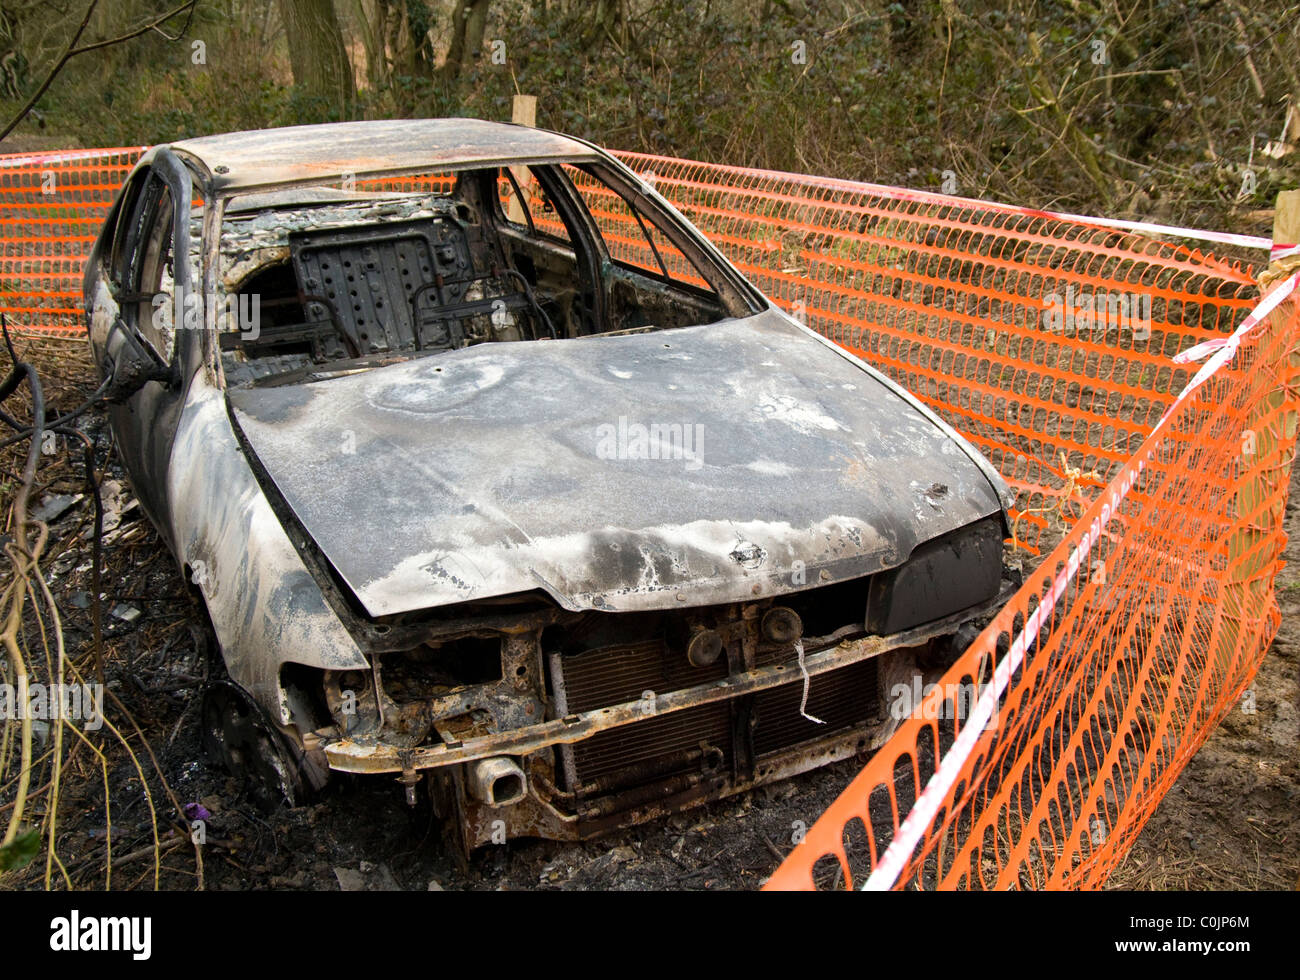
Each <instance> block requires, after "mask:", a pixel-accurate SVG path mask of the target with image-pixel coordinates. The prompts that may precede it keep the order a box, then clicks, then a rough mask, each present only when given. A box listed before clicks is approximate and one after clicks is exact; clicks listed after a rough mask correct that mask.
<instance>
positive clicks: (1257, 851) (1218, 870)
mask: <svg viewBox="0 0 1300 980" xmlns="http://www.w3.org/2000/svg"><path fill="white" fill-rule="evenodd" d="M1286 529H1287V535H1288V538H1289V540H1288V542H1287V548H1286V561H1287V563H1288V564H1287V567H1286V568H1284V569H1283V570H1282V572H1281V573H1280V574H1279V575H1278V577H1277V598H1278V605H1279V606H1280V607H1281V610H1282V626H1281V629H1280V630H1279V631H1278V635H1277V639H1275V640H1274V641H1273V646H1272V648H1271V649H1270V650H1269V652H1268V654H1267V655H1266V656H1265V657H1264V662H1263V664H1261V666H1260V669H1259V673H1258V674H1256V676H1255V683H1254V685H1253V687H1252V688H1251V689H1250V690H1248V691H1247V696H1246V697H1245V698H1243V700H1242V703H1241V704H1239V705H1238V706H1237V707H1236V708H1234V709H1233V711H1232V713H1231V714H1229V715H1228V716H1227V718H1225V719H1224V721H1223V723H1222V724H1221V725H1220V726H1219V727H1218V729H1217V730H1216V731H1215V732H1214V733H1213V734H1212V735H1211V736H1210V737H1209V739H1208V740H1207V741H1206V743H1205V744H1204V745H1203V746H1202V747H1201V750H1200V751H1199V752H1198V753H1197V754H1196V755H1195V756H1194V757H1193V758H1192V760H1191V761H1190V762H1189V763H1188V765H1187V768H1186V769H1184V770H1183V772H1182V775H1180V776H1179V777H1178V781H1177V782H1176V783H1175V784H1174V786H1173V788H1172V789H1171V790H1170V791H1169V793H1168V794H1167V795H1166V796H1165V798H1164V800H1162V801H1161V803H1160V806H1159V808H1158V809H1157V810H1156V812H1155V813H1154V814H1153V815H1152V817H1151V819H1150V820H1149V821H1147V825H1146V826H1145V827H1144V828H1143V829H1142V833H1141V835H1140V836H1139V837H1138V839H1137V841H1136V842H1135V844H1134V847H1133V849H1132V850H1131V851H1130V852H1129V855H1128V857H1127V858H1126V859H1125V861H1124V863H1123V864H1121V865H1120V866H1119V867H1118V868H1116V869H1115V871H1114V872H1113V873H1112V874H1111V877H1110V881H1109V887H1111V888H1124V889H1134V890H1150V891H1168V890H1173V889H1192V890H1198V889H1249V890H1255V889H1277V888H1286V889H1294V888H1300V470H1293V471H1292V474H1291V495H1290V499H1289V500H1288V501H1287V508H1286ZM1252 695H1253V697H1252ZM1252 702H1253V703H1252ZM1252 709H1253V710H1252Z"/></svg>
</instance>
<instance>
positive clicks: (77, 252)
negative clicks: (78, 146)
mask: <svg viewBox="0 0 1300 980" xmlns="http://www.w3.org/2000/svg"><path fill="white" fill-rule="evenodd" d="M141 150H142V148H141V147H138V146H137V147H125V148H119V149H111V150H69V151H66V152H60V153H30V154H28V153H24V154H11V155H8V156H0V242H2V243H3V254H2V255H0V312H3V313H4V314H5V316H6V317H7V318H8V321H9V325H10V327H11V328H13V329H15V330H31V329H36V330H39V331H41V332H42V333H47V334H56V335H62V336H77V335H80V334H84V333H85V323H84V319H83V317H82V307H81V275H82V271H83V270H84V268H85V262H86V254H87V253H88V252H89V251H90V247H91V245H93V244H94V242H95V237H96V236H97V235H98V234H99V229H100V226H101V225H103V223H104V215H105V214H106V213H107V211H108V208H109V207H110V206H111V205H112V203H113V198H114V197H115V196H116V194H117V191H118V188H120V187H121V186H122V182H123V181H124V180H125V179H126V175H127V174H128V173H129V172H130V170H131V167H132V166H133V165H134V164H135V161H136V159H137V158H138V157H139V156H140V153H141Z"/></svg>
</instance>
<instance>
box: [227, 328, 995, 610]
mask: <svg viewBox="0 0 1300 980" xmlns="http://www.w3.org/2000/svg"><path fill="white" fill-rule="evenodd" d="M229 400H230V403H231V406H232V410H233V416H234V418H235V420H236V421H237V423H238V425H239V427H240V428H241V429H242V430H243V433H244V435H245V438H246V440H247V442H248V444H249V445H250V446H251V448H252V450H253V452H254V453H255V454H256V456H257V458H258V460H259V461H260V463H261V465H262V467H263V468H264V469H265V471H266V473H267V475H268V476H269V478H270V480H271V481H272V482H273V483H274V484H275V487H276V488H277V489H278V491H279V493H280V494H281V495H282V496H283V498H284V500H285V501H286V502H287V504H288V505H289V507H290V508H292V510H293V513H294V515H295V516H296V517H297V519H298V521H300V522H301V524H302V526H303V527H304V529H305V530H306V532H307V533H308V534H309V535H310V536H311V538H312V539H313V540H314V541H315V543H316V545H317V547H318V548H319V549H320V551H321V552H322V553H323V554H324V555H325V557H326V558H327V559H328V560H329V562H331V563H332V564H333V566H334V568H335V569H336V571H337V572H338V574H339V575H340V576H341V577H342V579H343V580H344V581H345V582H346V583H347V585H348V587H349V588H350V589H351V590H352V591H353V592H354V593H355V595H356V597H357V599H358V600H359V601H360V602H361V604H362V605H363V606H364V607H365V609H366V610H367V611H368V612H369V614H370V615H372V616H385V615H391V614H396V613H402V612H409V611H413V610H419V609H427V608H431V607H435V606H443V605H446V604H449V603H454V602H462V601H466V600H474V599H482V598H487V597H492V596H499V595H506V594H511V593H520V592H527V591H531V590H539V589H540V590H544V591H545V592H546V593H548V594H549V595H550V596H551V597H552V598H553V599H554V600H555V601H556V602H557V603H559V604H560V605H561V606H563V607H564V608H566V609H574V610H576V609H600V610H632V609H652V608H670V607H681V606H682V605H683V604H686V605H705V604H714V603H721V602H736V601H741V600H745V599H752V598H753V597H754V596H755V595H772V594H778V593H782V592H790V591H796V590H798V589H800V588H804V587H811V586H814V585H822V584H826V583H828V582H834V581H842V580H844V579H848V578H854V577H857V576H861V575H866V574H870V573H872V572H876V571H880V570H882V569H885V568H889V567H893V566H895V565H898V564H900V563H902V562H903V561H905V560H906V559H907V557H908V555H909V554H910V553H911V551H912V549H913V548H914V547H915V546H916V545H917V544H918V543H921V542H923V541H926V540H929V539H931V538H934V537H937V536H938V535H941V534H944V533H946V532H948V531H952V530H955V529H957V528H959V527H961V526H963V525H965V524H968V523H970V522H972V521H975V520H978V519H979V518H981V517H985V516H988V515H990V514H993V513H996V512H997V511H998V510H999V509H1000V507H1001V501H1000V500H999V492H1001V491H1002V490H1004V487H1003V486H1002V485H1001V483H1000V481H999V480H998V479H997V477H996V476H995V475H991V470H990V469H989V468H988V467H987V465H986V464H985V465H981V463H980V462H977V460H978V459H979V457H978V456H977V455H976V454H975V453H974V451H973V450H972V449H971V448H970V447H969V446H967V445H966V444H965V443H964V442H963V441H961V440H960V439H959V438H958V437H956V436H955V435H954V434H953V433H952V432H951V430H949V429H947V427H946V426H944V425H942V424H941V423H939V422H938V421H937V420H936V419H935V418H934V417H933V416H932V415H930V413H928V412H927V411H926V410H924V409H922V408H920V407H919V405H918V404H917V403H915V402H914V400H913V399H911V397H910V396H908V395H906V394H905V393H903V392H902V391H901V390H900V389H898V388H897V387H896V386H894V385H893V384H892V383H891V382H889V381H887V380H885V379H884V378H883V377H881V376H880V375H878V374H877V373H876V372H875V371H873V370H871V369H869V368H867V367H866V366H865V365H864V364H863V363H862V362H861V361H858V360H857V359H856V358H853V357H851V356H849V355H847V354H846V353H845V352H843V351H841V350H840V349H839V348H837V347H834V346H833V345H831V344H829V343H828V342H827V341H825V340H823V339H822V338H820V337H818V336H817V335H815V334H813V333H812V332H811V331H808V330H806V329H804V328H802V327H800V326H798V325H796V324H794V323H793V322H791V321H790V320H788V319H787V318H786V317H784V316H783V315H782V314H780V313H778V312H776V311H775V310H771V311H768V312H765V313H763V314H759V315H757V316H754V317H749V318H746V319H743V320H724V321H721V322H719V323H714V324H709V325H706V326H700V327H689V328H682V329H673V330H663V331H655V332H650V333H642V334H632V335H625V336H611V337H600V336H596V337H586V338H579V339H573V340H563V341H535V342H525V343H489V344H481V345H478V346H475V347H470V348H466V349H463V350H459V351H453V352H447V353H443V354H437V355H430V356H427V357H422V358H418V359H415V360H410V361H406V362H402V363H399V364H394V365H390V366H387V367H382V368H375V369H371V370H368V371H365V372H362V373H358V374H352V375H347V376H342V377H337V378H333V379H330V380H326V381H319V382H315V383H311V384H300V385H292V386H290V385H286V386H281V387H264V388H245V389H237V390H231V391H230V392H229ZM995 482H996V483H997V486H995Z"/></svg>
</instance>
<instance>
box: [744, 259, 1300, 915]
mask: <svg viewBox="0 0 1300 980" xmlns="http://www.w3.org/2000/svg"><path fill="white" fill-rule="evenodd" d="M1292 283H1294V280H1292ZM1298 327H1300V307H1298V306H1297V304H1296V301H1295V298H1294V296H1292V297H1291V298H1288V299H1286V300H1285V301H1283V303H1282V304H1281V305H1280V306H1279V307H1278V309H1277V311H1276V312H1274V313H1273V314H1271V315H1270V316H1268V317H1266V318H1265V319H1264V320H1263V321H1262V323H1261V324H1260V326H1259V327H1258V328H1257V329H1256V330H1254V331H1253V332H1251V333H1249V334H1247V335H1246V336H1245V338H1244V339H1243V341H1242V343H1241V346H1240V348H1239V349H1237V350H1236V351H1235V356H1233V357H1232V358H1231V359H1226V358H1225V359H1224V362H1223V363H1222V364H1221V365H1219V366H1218V367H1217V369H1216V370H1214V371H1213V372H1212V373H1210V374H1208V376H1206V377H1205V378H1204V380H1203V382H1202V383H1201V384H1200V386H1199V387H1197V388H1195V390H1194V391H1193V392H1192V393H1191V394H1190V395H1189V396H1188V397H1187V398H1186V400H1184V401H1181V402H1180V403H1179V404H1178V405H1176V406H1175V408H1174V410H1173V411H1172V412H1171V413H1170V415H1169V417H1168V418H1167V419H1166V421H1165V422H1164V424H1163V425H1161V426H1160V427H1158V429H1157V431H1156V432H1155V433H1154V434H1153V435H1152V436H1151V437H1149V438H1148V439H1147V440H1146V441H1145V442H1144V443H1143V444H1142V446H1141V447H1140V448H1139V449H1138V451H1137V453H1136V454H1135V455H1134V457H1133V458H1132V459H1131V460H1129V462H1128V463H1126V464H1125V466H1124V467H1123V468H1122V469H1121V471H1120V472H1119V473H1118V474H1117V475H1116V478H1115V480H1114V481H1113V482H1112V483H1111V484H1110V485H1109V486H1108V487H1107V488H1106V489H1105V490H1104V491H1103V492H1102V493H1101V494H1100V495H1099V496H1098V498H1097V499H1096V500H1095V501H1094V502H1093V503H1092V505H1091V506H1090V507H1089V508H1088V509H1087V510H1086V511H1085V512H1084V514H1083V517H1082V519H1081V520H1080V521H1078V522H1077V523H1076V524H1075V526H1074V527H1073V528H1071V530H1070V532H1069V533H1068V534H1067V535H1066V537H1065V539H1064V540H1063V541H1062V542H1061V543H1060V544H1059V545H1058V546H1057V547H1056V548H1055V549H1054V550H1053V551H1052V553H1051V554H1050V555H1049V556H1048V557H1047V559H1046V561H1045V562H1043V564H1042V565H1041V566H1040V567H1039V568H1038V570H1037V571H1036V572H1035V573H1034V574H1033V575H1032V576H1031V577H1030V578H1029V580H1028V581H1027V582H1026V583H1025V586H1024V587H1023V588H1022V589H1021V590H1020V591H1019V592H1018V593H1017V594H1016V595H1015V596H1014V597H1013V598H1012V600H1011V601H1010V602H1009V603H1008V604H1007V605H1006V606H1005V607H1004V608H1003V609H1002V611H1001V612H1000V613H999V614H998V616H997V617H996V619H995V620H994V621H993V622H992V623H991V624H990V625H989V627H988V628H987V629H985V630H984V632H983V633H982V634H981V635H980V637H979V638H978V639H977V640H976V642H975V643H974V644H972V645H971V647H970V648H969V649H968V650H967V651H966V652H965V653H964V654H963V655H962V656H961V658H960V659H959V660H958V661H957V663H956V664H955V665H954V666H953V667H952V668H951V669H950V670H948V671H947V673H946V674H945V675H944V676H943V677H942V678H940V679H939V680H938V681H937V682H936V683H935V684H934V686H933V688H930V689H929V693H928V695H927V696H926V697H925V699H924V700H923V702H922V703H921V705H920V706H919V708H918V709H917V710H915V711H913V712H911V714H910V716H909V717H907V718H906V719H905V720H904V721H903V722H902V724H901V726H900V727H899V729H898V731H897V732H896V733H895V734H894V736H893V737H892V739H891V740H890V741H889V742H888V743H887V744H886V745H885V746H884V747H883V748H882V749H881V750H880V751H879V752H878V753H877V754H876V755H875V756H874V757H873V758H872V759H871V761H870V762H869V763H868V764H867V766H866V768H865V769H864V770H863V771H862V773H860V774H859V775H858V776H857V777H856V778H855V779H854V780H853V782H852V783H851V784H850V785H849V787H848V788H847V789H846V790H845V791H844V793H843V794H842V795H841V796H840V797H839V799H838V800H836V802H835V803H834V804H832V806H831V807H830V808H829V809H828V810H827V811H826V813H825V814H823V816H822V817H821V818H820V819H819V820H818V821H817V823H816V824H814V825H813V827H812V828H811V829H810V830H809V831H808V833H807V836H806V837H805V838H804V840H803V842H802V843H800V845H799V846H798V847H796V849H795V850H794V851H793V852H792V853H791V854H790V856H789V857H788V858H787V860H786V861H785V862H784V863H783V864H782V866H781V867H780V868H779V869H778V871H777V873H776V874H775V875H773V877H772V878H771V879H770V881H769V882H768V885H767V887H768V888H808V887H827V886H828V885H833V883H835V882H842V883H843V884H844V886H845V887H853V886H854V885H858V886H862V885H864V884H865V885H867V886H868V887H873V888H874V887H884V888H890V887H907V888H926V889H929V888H958V889H973V888H982V889H993V888H997V889H1002V888H1016V887H1020V888H1087V887H1096V886H1098V885H1100V884H1101V883H1102V882H1104V881H1105V878H1106V876H1107V874H1108V873H1109V872H1110V871H1111V869H1113V868H1114V867H1115V865H1116V864H1117V863H1118V862H1119V860H1120V859H1121V858H1122V857H1123V856H1124V854H1125V853H1126V851H1127V850H1128V847H1129V846H1130V844H1131V843H1132V841H1133V838H1134V837H1135V836H1136V835H1137V833H1138V832H1139V830H1140V829H1141V828H1142V825H1143V824H1144V823H1145V822H1146V819H1147V817H1148V816H1150V814H1151V812H1152V811H1153V810H1154V809H1155V807H1156V805H1157V804H1158V803H1159V802H1160V799H1161V797H1163V795H1164V794H1165V792H1166V791H1167V790H1168V789H1169V787H1170V786H1171V785H1172V784H1173V782H1174V780H1175V779H1176V778H1177V776H1178V774H1179V772H1180V771H1181V770H1182V768H1183V766H1184V765H1185V764H1186V762H1187V760H1188V759H1189V758H1190V757H1191V755H1192V754H1193V753H1194V752H1195V751H1196V750H1197V748H1199V747H1200V745H1201V743H1202V742H1204V740H1205V739H1206V737H1207V736H1208V735H1209V733H1210V732H1211V731H1212V730H1213V728H1214V726H1215V725H1217V724H1218V723H1219V721H1220V720H1221V719H1222V718H1223V717H1224V716H1225V715H1226V714H1227V713H1228V712H1229V711H1230V710H1232V709H1233V708H1234V707H1235V706H1236V700H1237V698H1238V697H1240V696H1241V694H1242V692H1243V690H1245V688H1246V687H1247V685H1249V684H1250V682H1251V679H1252V678H1253V677H1254V674H1255V670H1256V668H1257V667H1258V666H1259V662H1260V660H1261V659H1262V658H1263V656H1264V653H1265V651H1266V650H1267V649H1268V645H1269V643H1270V642H1271V640H1272V638H1273V636H1274V635H1275V633H1276V631H1277V628H1278V624H1279V622H1280V615H1279V612H1278V607H1277V603H1276V601H1275V596H1274V592H1273V581H1274V576H1275V574H1276V573H1277V571H1278V569H1279V568H1280V567H1281V564H1282V562H1281V561H1280V556H1281V554H1282V549H1283V547H1284V546H1285V543H1286V535H1285V533H1284V530H1283V516H1284V510H1285V506H1286V497H1287V486H1288V483H1289V477H1290V470H1291V463H1292V459H1293V457H1294V454H1295V439H1296V418H1297V415H1296V409H1297V398H1296V390H1295V385H1296V381H1297V377H1298V376H1300V358H1297V346H1296V344H1297V341H1296V338H1297V328H1298ZM1227 353H1228V352H1227V351H1225V352H1224V354H1225V355H1226V354H1227ZM1130 487H1131V488H1132V489H1131V491H1130V490H1129V489H1128V488H1130ZM995 665H996V667H995ZM999 673H1000V674H1001V676H999ZM981 703H982V705H983V706H984V707H985V708H986V714H981V712H980V711H978V710H977V708H978V706H980V705H981ZM963 733H964V734H963ZM895 839H897V840H898V843H897V844H894V845H893V847H892V849H891V843H892V842H894V841H895Z"/></svg>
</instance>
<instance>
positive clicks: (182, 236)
mask: <svg viewBox="0 0 1300 980" xmlns="http://www.w3.org/2000/svg"><path fill="white" fill-rule="evenodd" d="M154 177H157V178H158V179H159V181H160V182H161V183H162V186H163V187H164V188H165V189H166V191H167V193H168V194H169V195H170V196H171V201H172V215H171V220H172V230H171V235H172V243H171V256H172V273H173V274H172V290H173V293H172V299H173V301H174V299H175V297H176V296H177V295H179V296H181V297H182V298H185V297H191V296H194V295H195V294H194V293H193V276H192V275H191V272H192V269H191V263H190V256H191V254H193V252H194V248H193V245H194V243H193V242H192V241H191V239H192V238H193V235H192V234H191V208H192V204H193V194H194V180H193V178H192V175H191V173H190V171H189V168H188V167H186V166H185V165H184V164H183V163H182V162H181V161H180V160H179V159H177V158H176V156H175V155H174V154H172V153H171V152H170V150H168V149H167V148H166V147H161V148H159V149H158V150H157V151H155V153H154V154H153V156H152V159H150V160H148V161H147V162H143V161H142V164H141V169H140V170H139V171H138V172H137V173H136V174H133V175H132V177H131V178H130V179H129V180H128V182H127V185H126V188H125V189H124V192H123V194H122V197H121V198H120V199H119V207H115V208H114V213H113V215H112V216H111V217H110V220H109V223H108V225H107V226H106V232H107V231H108V228H109V227H111V228H112V232H111V235H112V238H111V245H112V248H111V250H110V254H109V255H107V256H102V259H103V260H105V261H106V262H107V268H105V265H104V263H103V262H101V263H100V264H99V268H100V270H101V271H102V272H103V273H105V274H106V276H105V277H106V279H107V284H108V286H109V290H110V292H111V293H112V294H113V299H114V302H115V305H116V319H117V320H118V321H119V322H118V323H116V324H115V327H116V329H119V330H125V331H127V332H128V333H130V334H131V336H132V338H133V339H134V341H135V342H137V343H138V344H141V345H143V346H144V347H145V348H146V349H148V350H149V351H151V352H152V353H153V354H154V355H155V356H156V357H157V358H158V360H159V362H160V364H162V365H165V367H166V376H165V377H164V378H162V379H161V380H150V381H146V382H145V383H144V384H143V385H142V386H141V387H140V388H139V389H138V390H136V391H135V392H134V393H132V394H131V395H129V396H127V397H126V398H125V399H123V400H122V401H121V402H120V403H118V404H114V405H110V406H109V411H108V415H109V422H110V425H111V427H112V430H113V436H114V439H115V440H116V441H117V445H118V449H119V452H120V456H121V459H122V463H123V467H124V468H125V470H126V473H127V477H128V480H129V481H130V483H131V488H132V491H133V492H134V494H135V497H136V499H137V500H139V501H140V505H141V507H143V508H144V510H145V512H146V513H147V514H148V516H149V517H150V519H151V520H152V522H153V524H154V526H155V527H157V528H159V529H160V531H161V532H162V533H163V534H164V535H166V534H167V533H168V532H167V530H165V529H169V528H170V527H171V513H170V511H171V507H170V505H169V502H168V497H167V470H168V466H169V464H170V461H171V452H172V447H173V444H174V442H175V437H176V428H177V424H178V422H179V419H180V413H181V409H182V408H183V407H184V404H185V396H186V391H187V388H188V382H189V380H190V379H191V378H192V377H193V375H194V368H195V367H196V365H197V363H198V360H199V359H200V358H201V353H199V352H200V351H201V347H202V333H203V329H204V324H203V316H202V313H201V311H202V304H200V307H199V310H200V316H199V318H198V319H199V322H198V324H197V325H195V324H190V325H187V323H186V320H185V319H184V318H178V319H176V322H174V323H173V326H172V343H171V350H170V352H169V353H168V354H167V355H166V356H165V355H164V352H162V351H159V350H157V349H156V347H155V346H154V344H153V343H152V341H151V340H150V339H149V338H148V337H147V336H146V335H145V334H144V333H143V332H142V331H141V330H140V328H139V323H138V320H136V319H135V316H137V315H138V310H139V307H140V297H139V296H138V295H135V294H124V293H123V290H124V288H125V287H126V285H127V284H131V285H132V286H133V287H134V288H138V285H139V276H140V268H139V265H140V262H141V261H142V258H143V255H144V249H145V246H146V243H147V242H148V241H149V238H150V235H151V234H152V232H153V230H154V228H155V227H156V225H155V224H150V225H149V227H148V228H144V227H142V226H141V222H140V221H139V220H137V218H138V217H139V216H140V215H141V213H142V211H143V209H145V208H148V207H150V206H151V201H152V199H151V196H150V194H149V187H150V185H151V182H152V178H154ZM137 180H138V181H139V184H138V185H137V184H136V183H135V182H136V181H137ZM133 185H134V186H133ZM160 194H161V192H160ZM123 208H124V209H125V210H121V209H123ZM123 233H124V234H126V235H127V236H128V237H127V240H126V241H125V242H122V243H120V247H121V249H122V251H121V252H119V250H118V249H119V243H118V241H117V236H118V235H120V234H123ZM103 244H104V243H103V241H102V240H101V242H100V243H97V246H96V255H95V256H92V259H96V258H101V256H100V254H99V253H100V252H101V251H102V248H101V246H102V245H103ZM199 244H200V246H201V241H200V243H199ZM198 254H199V261H200V264H201V263H202V261H203V257H202V256H203V253H202V249H201V248H200V249H199V250H198ZM115 256H120V258H121V263H122V264H121V266H120V267H114V264H113V263H112V259H113V258H114V257H115ZM124 280H125V283H124ZM87 292H88V294H89V295H92V296H93V295H94V291H93V290H91V289H88V290H87ZM131 307H134V308H135V310H136V311H137V313H136V314H134V315H132V314H128V309H129V308H131ZM188 308H189V307H188V306H186V305H185V304H184V302H182V304H181V305H180V306H174V307H173V309H174V310H176V311H177V312H180V311H181V310H182V309H188ZM93 345H94V340H93V338H92V346H93ZM104 353H105V352H104V351H103V350H96V351H95V354H96V358H97V359H100V358H102V357H103V356H104ZM168 544H169V545H170V544H172V542H170V541H169V542H168Z"/></svg>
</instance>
